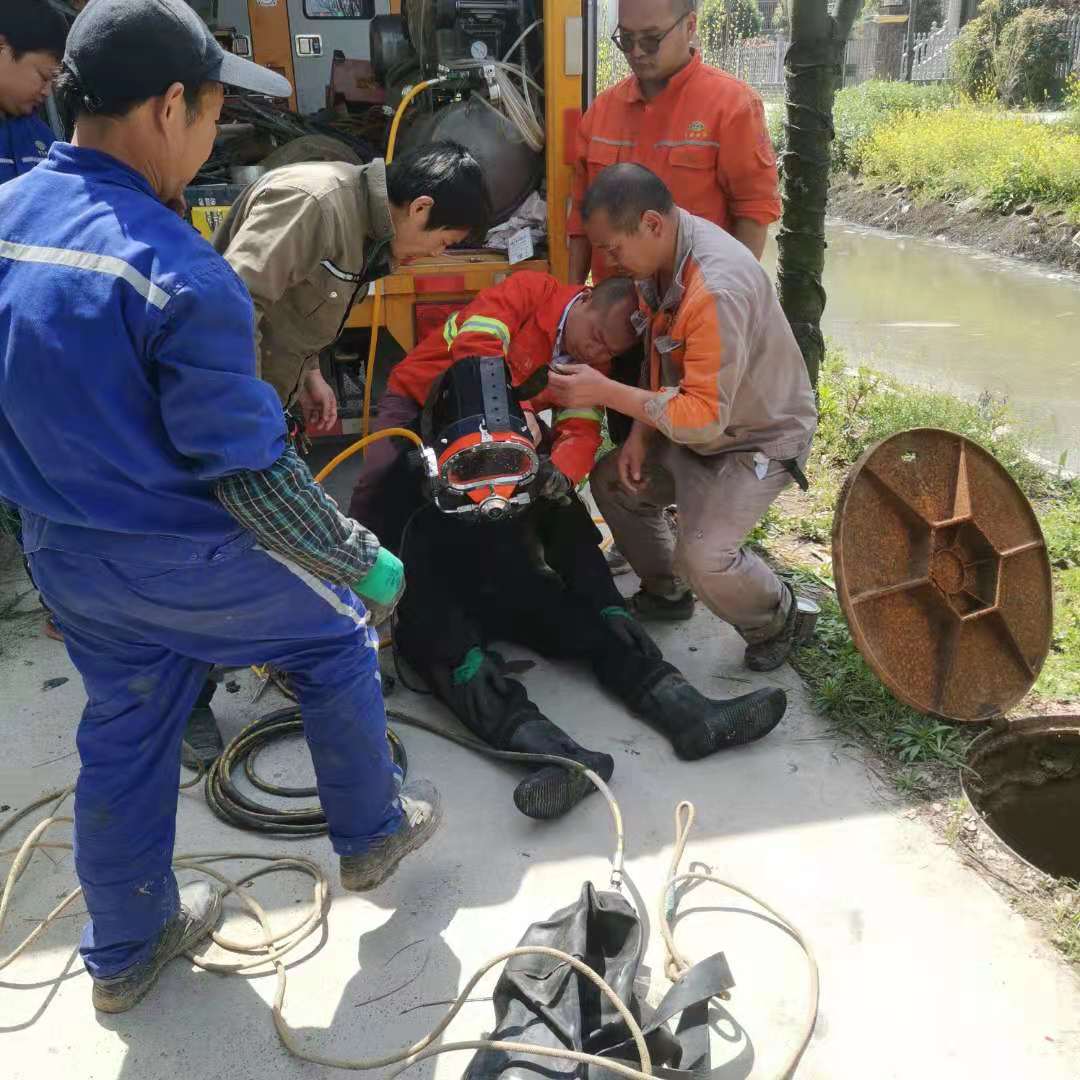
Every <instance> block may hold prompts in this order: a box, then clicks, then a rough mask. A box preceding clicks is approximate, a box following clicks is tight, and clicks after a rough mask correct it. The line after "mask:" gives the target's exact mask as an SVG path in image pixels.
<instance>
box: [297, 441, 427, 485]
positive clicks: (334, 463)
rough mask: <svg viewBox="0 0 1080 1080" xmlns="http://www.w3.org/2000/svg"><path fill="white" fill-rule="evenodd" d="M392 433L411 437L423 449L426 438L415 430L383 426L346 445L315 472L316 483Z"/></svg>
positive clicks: (319, 482)
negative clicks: (379, 429)
mask: <svg viewBox="0 0 1080 1080" xmlns="http://www.w3.org/2000/svg"><path fill="white" fill-rule="evenodd" d="M391 435H399V436H400V437H401V438H403V439H411V440H412V441H413V442H414V443H416V445H417V446H419V447H420V449H421V450H422V449H423V448H424V440H423V439H421V438H420V436H419V435H417V434H416V432H415V431H410V430H409V429H408V428H403V427H388V428H383V429H382V431H375V432H372V434H370V435H365V436H364V437H363V438H362V439H357V440H356V442H354V443H353V444H352V446H347V447H345V449H344V450H342V451H341V453H340V454H338V455H337V457H334V458H331V459H330V460H329V461H328V462H327V463H326V464H325V465H324V466H323V467H322V468H321V469H320V470H319V471H318V472H317V473H316V474H315V483H317V484H321V483H322V482H323V481H324V480H325V479H326V478H327V477H328V476H329V475H330V474H331V473H332V472H333V471H334V470H335V469H336V468H337V467H338V466H339V465H340V464H341V463H342V462H343V461H345V460H347V459H348V458H351V457H352V456H353V454H356V453H359V452H360V451H361V450H363V449H364V447H365V446H367V444H368V443H373V442H376V441H378V440H379V439H388V438H390V436H391Z"/></svg>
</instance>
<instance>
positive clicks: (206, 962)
mask: <svg viewBox="0 0 1080 1080" xmlns="http://www.w3.org/2000/svg"><path fill="white" fill-rule="evenodd" d="M388 715H389V716H390V717H391V718H392V719H394V720H396V721H397V722H398V723H407V724H409V725H411V726H414V727H418V728H421V729H422V730H424V731H429V732H432V733H434V734H437V735H440V736H442V737H444V738H448V739H450V740H451V741H452V742H455V743H457V744H458V745H461V746H465V747H468V748H469V749H473V750H477V751H479V752H483V753H485V754H487V755H488V756H491V757H495V758H499V759H502V760H512V761H523V760H524V761H526V762H527V763H545V764H558V765H562V766H564V767H565V768H573V769H575V770H576V771H579V772H583V773H584V774H585V775H586V776H588V777H589V778H590V780H592V782H593V783H594V784H595V785H596V787H597V788H598V790H599V791H600V792H601V794H603V795H604V797H605V799H606V800H607V803H608V806H609V808H610V810H611V814H612V818H613V820H614V822H615V831H616V848H615V854H614V856H613V857H612V884H613V886H614V887H616V888H619V887H620V885H621V879H622V862H623V849H624V830H623V824H622V814H621V811H620V809H619V804H618V802H617V801H616V799H615V797H614V795H613V794H612V792H611V789H610V788H609V787H608V786H607V784H605V783H604V781H603V780H601V779H600V777H599V776H597V775H596V774H595V773H593V772H592V771H591V770H589V769H586V768H585V767H584V766H582V765H581V764H580V763H579V762H576V761H572V760H571V759H569V758H559V757H556V756H554V755H548V754H519V753H514V752H511V751H503V750H493V749H492V748H491V747H488V746H485V745H484V744H482V743H479V742H477V741H476V740H473V739H469V738H467V737H466V736H464V735H458V734H457V733H456V732H451V731H449V730H448V729H446V728H443V727H441V726H439V725H437V724H432V723H429V722H428V721H426V720H420V719H418V718H417V717H413V716H410V715H408V714H406V713H402V712H395V711H390V712H388ZM74 790H75V789H74V787H69V788H64V789H61V790H59V791H53V792H50V793H49V794H47V795H43V796H42V797H41V798H40V799H37V800H35V801H34V802H33V803H31V804H30V805H29V806H27V807H24V808H23V809H22V810H21V811H19V812H18V813H17V814H16V815H15V816H14V817H13V818H11V820H10V821H7V822H5V823H4V824H3V825H0V837H3V836H4V835H5V834H6V833H7V832H9V831H10V830H11V828H12V827H13V826H14V825H15V824H17V823H18V822H19V821H22V820H23V819H25V818H26V817H28V816H29V815H30V814H32V813H33V812H34V811H35V810H37V809H40V808H41V807H42V806H45V805H48V804H49V803H52V804H53V805H52V806H51V808H50V810H49V815H48V816H47V817H46V818H45V819H44V820H42V821H40V822H39V823H38V824H37V825H35V826H34V828H33V829H31V831H30V833H29V834H28V835H27V836H26V838H25V839H24V840H23V842H22V843H21V844H20V845H19V847H18V848H16V849H12V850H11V851H8V852H0V857H5V856H6V857H12V855H13V856H14V862H13V864H12V866H11V869H10V870H9V871H8V874H7V878H6V880H5V882H4V889H3V893H2V894H0V933H2V932H3V928H4V923H5V921H6V919H7V917H8V914H9V913H10V910H11V903H12V897H13V895H14V890H15V886H16V884H17V883H18V881H19V879H20V877H21V876H22V874H23V872H24V871H25V870H26V867H27V866H28V865H29V862H30V860H31V858H32V857H33V855H34V853H35V852H36V851H39V850H44V849H47V848H52V849H62V850H70V849H71V847H72V845H71V844H69V843H64V842H57V841H45V840H42V839H41V837H42V836H43V835H44V834H45V833H46V832H47V831H48V830H49V829H50V828H52V827H53V826H56V825H60V824H68V823H71V821H72V819H71V818H70V817H67V816H62V815H59V814H58V811H59V809H60V807H61V806H62V805H63V803H64V802H65V801H66V800H67V798H68V797H69V796H70V795H71V794H72V793H73V792H74ZM693 820H694V807H693V804H692V803H690V802H686V801H683V802H680V803H679V804H678V806H677V807H676V810H675V850H674V853H673V856H672V861H671V866H670V868H669V871H668V877H667V881H666V882H665V885H664V889H663V893H662V895H661V899H660V926H661V933H662V934H663V937H664V943H665V946H666V949H667V964H666V971H667V975H668V977H669V978H670V979H672V980H673V981H674V980H677V979H678V978H680V977H681V976H682V975H683V974H684V973H685V972H686V971H687V970H689V968H690V966H691V964H690V961H689V960H687V959H686V957H685V956H683V955H682V953H681V952H680V951H679V949H678V947H677V945H676V943H675V939H674V932H673V929H672V924H673V921H674V919H675V909H676V907H677V904H678V899H677V895H676V888H677V886H678V885H680V884H682V883H684V882H690V881H708V882H712V883H713V884H717V885H722V886H724V887H725V888H729V889H732V890H734V891H735V892H738V893H740V894H741V895H743V896H745V897H747V898H748V899H750V900H752V901H753V902H754V903H756V904H758V905H759V906H760V907H762V908H763V909H764V910H765V911H767V912H769V914H771V915H772V916H773V917H774V918H775V919H776V920H778V921H779V922H780V923H781V924H782V926H783V928H784V929H785V930H786V931H787V932H788V933H790V934H791V936H792V937H793V938H794V939H795V940H796V941H797V942H798V943H799V944H800V945H801V946H802V948H803V950H804V951H805V953H806V956H807V960H808V961H809V965H810V1005H809V1008H808V1010H807V1017H806V1021H805V1024H804V1028H803V1030H802V1032H801V1033H800V1038H799V1041H798V1043H797V1046H796V1049H795V1051H794V1052H793V1053H792V1054H791V1055H790V1058H789V1063H788V1064H787V1065H786V1067H785V1069H784V1070H783V1071H782V1072H779V1073H778V1074H777V1077H779V1078H786V1077H789V1076H790V1075H791V1073H792V1071H793V1070H794V1068H795V1066H796V1065H797V1064H798V1062H799V1060H800V1058H801V1057H802V1055H803V1053H804V1052H805V1049H806V1047H807V1045H808V1044H809V1041H810V1037H811V1035H812V1033H813V1028H814V1023H815V1021H816V1017H817V1007H818V969H817V963H816V961H815V959H814V955H813V952H812V951H811V949H810V946H809V945H808V944H807V942H806V940H805V938H804V937H803V935H802V933H801V932H800V931H799V930H798V929H797V928H796V927H795V925H794V924H793V923H792V922H791V921H790V920H789V919H787V918H785V917H784V916H783V915H781V914H780V913H779V912H778V911H776V909H775V908H773V907H771V906H770V905H769V904H767V903H765V901H763V900H761V899H760V898H759V897H757V896H755V895H754V894H753V893H751V892H749V891H748V890H746V889H744V888H742V886H739V885H736V884H734V883H733V882H730V881H725V880H724V879H722V878H718V877H714V876H712V875H706V874H679V872H678V870H679V864H680V862H681V861H682V857H683V854H684V852H685V849H686V843H687V840H688V838H689V834H690V829H691V826H692V825H693ZM237 861H239V862H245V861H255V862H262V863H265V865H264V866H262V867H261V868H259V869H257V870H255V871H253V872H251V873H248V874H246V875H244V876H242V877H240V878H235V879H234V878H230V877H228V876H226V875H225V874H223V873H221V872H220V871H219V870H217V869H215V865H214V864H219V863H223V862H237ZM173 866H174V867H175V868H176V869H177V870H188V871H192V872H195V873H200V874H203V875H205V876H207V877H209V878H211V879H213V880H214V881H216V882H217V883H218V884H219V885H220V886H221V887H222V888H223V889H224V890H225V891H226V893H228V894H230V895H232V896H235V897H236V898H237V899H238V900H239V901H240V903H241V905H242V906H243V908H244V910H245V911H246V912H247V914H249V915H250V916H251V917H252V918H253V919H254V920H255V921H256V922H257V923H258V924H259V928H260V930H261V933H262V940H261V941H258V942H250V941H241V940H237V939H235V938H232V937H229V936H226V935H225V934H224V933H223V932H222V931H221V930H215V931H214V932H213V934H212V935H211V936H210V940H211V941H212V942H213V944H214V945H215V946H217V948H218V949H220V950H222V951H224V952H226V953H231V954H233V955H234V956H236V957H237V959H236V960H235V961H233V962H228V963H224V962H221V961H216V960H211V959H209V958H208V957H207V956H206V955H191V956H190V959H191V961H192V963H194V964H195V965H196V966H198V967H200V968H203V969H204V970H206V971H215V972H219V973H223V974H237V973H242V972H250V971H255V970H258V969H259V968H261V967H264V966H266V965H271V966H272V967H273V970H274V973H275V975H276V980H277V985H276V989H275V994H274V1002H273V1005H272V1015H273V1021H274V1028H275V1030H276V1031H277V1034H278V1038H279V1039H280V1040H281V1042H282V1045H283V1046H284V1047H285V1048H286V1050H288V1051H289V1053H290V1054H292V1055H293V1056H294V1057H296V1058H298V1059H299V1060H301V1061H307V1062H310V1063H312V1064H315V1065H323V1066H326V1067H328V1068H335V1069H345V1070H349V1071H353V1072H367V1071H371V1070H374V1069H385V1068H389V1067H391V1066H395V1065H396V1066H399V1068H397V1069H396V1071H394V1072H393V1073H391V1074H390V1076H389V1077H388V1080H395V1078H396V1077H398V1076H400V1075H401V1074H402V1073H403V1072H405V1071H406V1070H407V1069H408V1068H410V1067H411V1066H412V1065H415V1064H417V1063H419V1062H421V1061H426V1060H428V1059H429V1058H432V1057H436V1056H437V1055H440V1054H448V1053H455V1052H459V1051H464V1050H469V1051H477V1050H496V1051H503V1052H505V1053H510V1054H529V1055H533V1056H539V1057H549V1058H553V1059H557V1060H561V1061H573V1062H576V1063H580V1064H587V1065H592V1066H595V1067H596V1068H599V1069H603V1070H606V1071H607V1072H609V1073H613V1074H615V1075H617V1076H624V1077H627V1078H629V1080H651V1078H652V1077H653V1075H654V1074H653V1067H652V1061H651V1059H650V1057H649V1051H648V1048H647V1046H646V1045H645V1038H644V1035H643V1033H642V1031H641V1027H640V1025H639V1024H638V1022H637V1021H636V1020H635V1019H634V1017H633V1016H632V1015H631V1014H630V1011H629V1010H628V1008H627V1007H626V1005H625V1004H624V1003H623V1002H622V1000H621V999H620V998H619V997H618V995H617V994H616V993H615V992H614V990H612V989H611V987H610V986H609V985H608V984H607V983H606V982H605V981H604V979H603V978H602V977H601V976H600V975H599V974H598V973H597V972H596V971H594V970H593V969H592V968H590V967H588V966H587V965H586V964H584V963H582V961H580V960H578V959H577V958H576V957H573V956H570V955H569V954H567V953H563V952H560V951H559V950H557V949H548V948H542V947H534V946H529V947H525V948H516V949H509V950H507V951H506V952H503V953H501V954H500V955H499V956H497V957H495V958H494V959H492V960H490V961H488V962H487V963H486V964H484V965H483V967H481V968H480V969H479V970H478V971H477V972H476V973H475V974H474V975H473V976H472V977H471V978H470V979H469V982H468V983H467V984H466V986H465V987H464V989H463V990H462V991H461V993H460V994H459V995H458V997H457V999H456V1000H455V1001H454V1003H453V1005H452V1006H451V1007H450V1009H449V1011H448V1012H447V1013H446V1015H445V1016H444V1017H443V1018H442V1020H440V1021H439V1023H438V1024H437V1025H436V1026H435V1027H434V1028H433V1029H432V1031H430V1032H429V1033H428V1034H427V1035H426V1036H424V1038H422V1039H420V1040H419V1041H418V1042H416V1043H414V1044H413V1045H412V1046H409V1047H406V1048H404V1049H402V1050H399V1051H396V1052H394V1053H391V1054H387V1055H386V1056H384V1057H380V1058H373V1059H368V1060H362V1061H352V1060H348V1059H340V1058H332V1057H326V1056H324V1055H322V1054H317V1053H313V1052H311V1051H309V1050H306V1049H304V1048H303V1047H302V1046H301V1045H300V1043H299V1042H298V1040H297V1038H296V1034H295V1032H294V1031H293V1029H292V1028H290V1027H289V1025H288V1023H287V1022H286V1020H285V1016H284V1005H285V992H286V988H287V975H286V969H285V965H284V964H283V963H282V959H283V958H284V957H285V956H286V955H287V954H288V953H290V952H292V951H293V950H294V949H296V948H297V947H298V946H299V945H300V944H301V943H302V942H304V941H305V940H306V939H307V938H308V937H310V936H311V935H312V934H313V933H315V932H316V931H317V930H318V929H319V928H320V927H322V926H323V925H324V923H325V921H326V914H327V909H328V907H329V897H330V886H329V881H328V879H327V877H326V875H325V873H324V872H323V870H322V868H321V867H320V866H319V865H318V864H317V863H316V862H314V861H313V860H311V859H308V858H304V857H301V856H284V857H282V856H275V855H266V854H262V853H248V852H237V851H224V852H210V853H201V854H189V855H179V856H177V857H176V858H175V859H174V861H173ZM279 872H299V873H303V874H306V875H307V876H309V877H310V878H311V879H312V882H313V896H312V903H311V906H310V908H309V909H308V910H307V912H305V913H304V914H303V915H302V916H301V917H300V918H299V919H297V920H296V921H295V922H294V923H293V924H292V925H291V926H289V927H288V928H286V929H284V930H278V931H274V930H273V929H272V928H271V926H270V921H269V918H268V917H267V914H266V911H265V910H264V909H263V907H262V906H261V905H260V904H259V902H258V901H257V900H255V899H254V897H252V896H251V895H250V892H249V890H248V889H247V888H246V886H247V885H248V884H250V883H251V882H252V881H254V880H256V879H257V878H259V877H263V876H266V875H268V874H272V873H279ZM81 893H82V890H81V889H75V890H74V891H73V892H71V893H69V894H68V895H67V896H65V897H64V898H63V899H62V900H61V901H60V903H59V904H58V905H57V906H56V907H55V908H53V910H52V911H51V912H50V913H49V914H48V915H47V916H46V917H45V918H44V919H43V920H42V921H41V922H40V923H39V924H38V925H37V926H36V927H35V928H34V929H33V930H32V931H31V933H30V934H29V935H28V936H27V937H26V938H25V940H23V941H22V942H21V943H20V944H19V945H18V946H17V947H16V948H15V949H14V950H13V951H12V952H11V953H10V954H9V955H8V956H6V957H4V958H2V959H0V971H2V970H3V969H4V968H5V967H7V966H8V965H9V964H11V963H13V962H14V961H15V960H16V959H17V958H18V957H19V956H21V955H23V953H25V952H26V950H27V949H28V948H29V947H30V945H32V944H33V943H34V942H35V941H36V940H37V939H38V938H39V937H40V936H41V935H42V934H43V933H45V931H46V930H47V929H48V928H49V927H50V926H51V925H52V923H53V922H54V921H55V920H56V919H57V918H58V917H59V916H60V914H61V913H62V912H63V911H64V910H65V909H66V908H67V907H69V906H70V905H71V904H72V903H74V901H75V900H76V899H77V898H78V897H79V896H80V895H81ZM528 955H542V956H548V957H551V958H553V959H556V960H559V961H560V962H561V963H564V964H567V965H569V966H570V967H572V968H573V969H574V970H575V971H577V972H578V973H579V974H581V975H582V976H583V977H584V978H586V979H588V980H589V981H590V982H591V983H592V984H593V985H594V986H595V987H596V988H597V990H599V992H600V993H602V994H604V996H605V997H607V998H608V999H609V1000H610V1001H611V1003H612V1005H613V1007H614V1008H615V1009H616V1010H617V1011H618V1013H619V1015H620V1016H621V1017H622V1019H623V1022H624V1023H625V1024H626V1027H627V1030H628V1031H629V1032H630V1035H631V1037H632V1039H633V1042H634V1044H635V1046H636V1048H637V1053H638V1057H639V1066H640V1067H634V1066H631V1065H628V1064H623V1063H621V1062H618V1061H614V1060H612V1059H610V1058H605V1057H599V1056H597V1055H593V1054H586V1053H581V1052H578V1051H573V1050H567V1049H550V1048H548V1047H543V1046H533V1045H530V1044H526V1043H516V1042H510V1041H491V1040H484V1039H477V1040H470V1041H466V1042H456V1043H443V1044H442V1045H441V1046H434V1045H433V1043H434V1042H435V1040H436V1039H438V1038H439V1036H440V1035H442V1033H443V1032H444V1031H445V1030H446V1029H447V1027H449V1025H450V1024H451V1022H452V1021H453V1020H454V1018H455V1017H456V1016H457V1014H458V1013H459V1012H460V1011H461V1009H462V1007H463V1006H464V1005H465V1004H466V1002H467V1001H468V1000H469V998H470V996H471V995H472V992H473V990H474V989H475V988H476V986H477V984H478V983H479V982H480V980H481V979H482V978H483V977H484V976H485V975H486V974H487V973H488V972H489V971H490V970H491V969H492V968H494V967H496V966H498V965H499V964H502V963H504V962H505V961H507V960H511V959H513V958H515V957H518V956H528Z"/></svg>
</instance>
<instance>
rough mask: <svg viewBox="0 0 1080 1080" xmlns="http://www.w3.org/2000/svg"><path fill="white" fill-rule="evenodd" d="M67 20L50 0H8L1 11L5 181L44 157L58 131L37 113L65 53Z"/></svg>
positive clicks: (0, 170)
mask: <svg viewBox="0 0 1080 1080" xmlns="http://www.w3.org/2000/svg"><path fill="white" fill-rule="evenodd" d="M66 34H67V22H66V21H65V20H64V16H63V15H61V14H60V12H59V11H57V10H56V8H54V7H52V6H51V5H50V4H49V3H47V0H5V3H4V5H3V10H2V11H0V184H3V183H5V182H6V181H8V180H13V179H14V178H15V177H16V176H21V175H22V174H23V173H25V172H29V171H30V170H31V169H32V168H33V167H34V166H35V165H36V164H37V163H38V162H39V161H43V160H44V159H45V155H46V154H48V152H49V147H50V146H52V144H53V140H54V139H55V136H54V135H53V133H52V130H51V129H50V128H49V126H48V124H45V123H43V122H42V121H41V120H39V119H38V118H37V117H36V116H35V115H34V114H35V112H36V111H37V110H38V109H40V108H41V106H42V105H43V104H44V103H45V99H46V98H47V97H48V96H49V88H50V87H51V86H52V81H53V79H54V78H55V77H56V72H57V69H58V68H59V66H60V58H61V57H62V56H63V55H64V36H65V35H66Z"/></svg>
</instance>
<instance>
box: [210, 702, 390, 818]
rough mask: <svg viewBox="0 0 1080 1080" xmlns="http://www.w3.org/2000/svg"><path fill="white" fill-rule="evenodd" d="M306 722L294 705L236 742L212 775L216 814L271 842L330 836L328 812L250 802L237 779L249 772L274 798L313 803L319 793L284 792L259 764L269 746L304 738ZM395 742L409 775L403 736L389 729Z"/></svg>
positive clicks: (260, 722) (292, 789) (261, 720)
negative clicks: (260, 770) (238, 772)
mask: <svg viewBox="0 0 1080 1080" xmlns="http://www.w3.org/2000/svg"><path fill="white" fill-rule="evenodd" d="M303 731H304V722H303V720H302V719H301V717H300V709H299V707H298V706H296V705H290V706H288V707H287V708H284V709H278V710H277V711H276V712H272V713H267V715H266V716H262V717H260V718H259V719H258V720H254V721H252V723H250V724H248V726H247V727H246V728H244V730H243V731H241V732H240V734H239V735H237V736H236V738H235V739H233V740H232V741H231V742H230V743H229V744H228V746H226V747H225V750H224V751H223V752H222V754H221V757H219V758H218V759H217V761H215V762H214V764H213V765H211V766H210V771H209V772H208V773H207V775H206V789H205V790H206V801H207V803H209V804H210V809H211V810H213V812H214V813H215V814H216V815H217V816H218V817H219V818H221V820H222V821H225V822H227V823H228V824H230V825H235V826H237V827H238V828H241V829H247V830H249V831H250V832H258V833H265V834H267V835H271V836H321V835H323V834H324V833H325V832H326V814H325V813H323V809H322V807H321V806H320V805H319V804H318V803H315V804H314V805H307V806H300V807H296V808H295V809H288V808H284V807H277V806H263V805H261V804H260V803H257V802H255V801H254V800H253V799H250V798H248V797H247V796H246V795H245V794H244V793H243V792H242V791H240V790H239V789H238V788H237V787H236V785H235V784H234V783H233V779H232V777H233V773H234V772H235V770H236V769H237V768H243V770H244V775H245V776H246V777H247V778H248V780H249V781H250V782H251V783H252V784H253V785H254V786H255V787H256V788H258V789H259V790H260V791H265V792H266V793H267V794H268V795H277V796H284V797H285V798H289V799H302V798H310V797H312V796H315V795H317V794H318V792H317V790H316V789H315V788H313V787H281V786H279V785H277V784H271V783H270V782H269V781H267V780H264V779H263V778H262V777H261V776H259V775H258V773H257V772H256V771H255V760H256V758H257V757H258V755H259V753H260V752H261V751H262V750H264V749H265V748H266V746H267V745H268V744H269V743H271V742H275V741H277V740H279V739H284V738H288V737H289V736H291V735H299V734H303ZM386 735H387V738H388V739H389V741H390V754H391V757H392V758H393V760H394V763H395V764H396V765H397V766H398V768H399V769H401V772H402V774H403V775H404V774H406V773H407V772H408V770H409V759H408V755H407V754H406V753H405V746H404V744H403V743H402V742H401V740H400V739H399V738H398V737H397V735H396V734H395V733H394V732H393V731H391V730H390V729H389V728H387V731H386Z"/></svg>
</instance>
